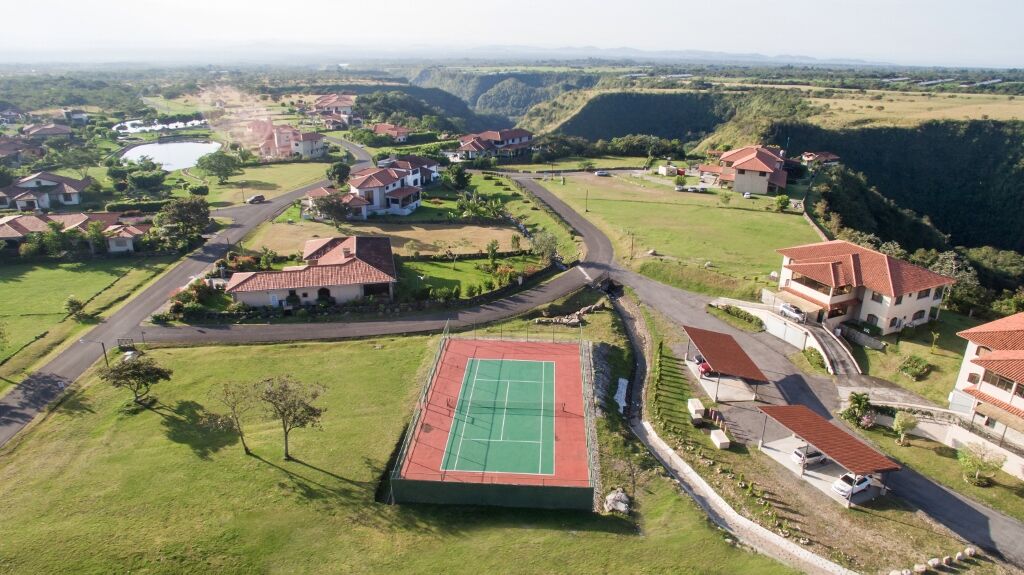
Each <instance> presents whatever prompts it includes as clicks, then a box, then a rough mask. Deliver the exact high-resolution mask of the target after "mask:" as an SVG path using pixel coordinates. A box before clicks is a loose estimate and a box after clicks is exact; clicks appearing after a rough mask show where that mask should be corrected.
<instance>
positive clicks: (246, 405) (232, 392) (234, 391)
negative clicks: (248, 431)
mask: <svg viewBox="0 0 1024 575" xmlns="http://www.w3.org/2000/svg"><path fill="white" fill-rule="evenodd" d="M254 392H255V389H254V388H253V386H251V385H246V384H243V383H235V382H230V381H226V382H224V383H222V384H220V385H218V386H216V387H214V388H213V390H211V392H210V394H211V395H212V397H213V399H214V401H216V402H217V403H220V404H221V405H223V406H224V407H225V408H227V410H228V417H229V418H230V419H231V425H232V428H233V429H234V431H235V432H237V433H238V439H239V441H241V442H242V449H243V450H245V454H246V455H252V451H250V450H249V445H248V444H247V443H246V442H245V432H244V431H242V416H243V415H245V414H246V413H247V412H248V411H249V410H251V409H252V408H253V406H254V405H255V401H254V399H255V393H254Z"/></svg>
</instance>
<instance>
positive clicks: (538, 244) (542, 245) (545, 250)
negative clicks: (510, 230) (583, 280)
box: [530, 230, 558, 262]
mask: <svg viewBox="0 0 1024 575" xmlns="http://www.w3.org/2000/svg"><path fill="white" fill-rule="evenodd" d="M530 251H531V252H533V254H534V255H538V256H540V257H541V260H543V261H545V262H550V261H551V260H552V259H554V257H555V254H556V253H558V238H556V237H555V236H554V234H552V233H550V232H547V231H544V230H541V231H539V232H537V233H536V234H534V235H533V238H532V239H531V240H530Z"/></svg>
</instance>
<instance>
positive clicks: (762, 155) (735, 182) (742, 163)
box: [698, 146, 786, 195]
mask: <svg viewBox="0 0 1024 575" xmlns="http://www.w3.org/2000/svg"><path fill="white" fill-rule="evenodd" d="M784 163H785V160H784V159H783V153H782V151H781V150H779V149H777V148H766V147H764V146H745V147H743V148H739V149H736V150H730V151H728V152H723V153H722V155H721V156H720V157H719V158H718V164H701V165H700V167H699V168H698V169H699V170H700V175H701V176H705V175H715V176H717V177H718V183H719V185H720V186H722V187H724V188H731V189H732V190H734V191H735V192H737V193H740V194H748V193H749V194H761V195H765V194H769V193H777V192H779V191H780V190H784V189H786V171H785V170H784V169H783V164H784Z"/></svg>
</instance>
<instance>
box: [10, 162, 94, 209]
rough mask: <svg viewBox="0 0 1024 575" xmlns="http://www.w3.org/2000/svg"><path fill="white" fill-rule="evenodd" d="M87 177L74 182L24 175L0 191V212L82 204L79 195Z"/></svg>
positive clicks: (51, 176)
mask: <svg viewBox="0 0 1024 575" xmlns="http://www.w3.org/2000/svg"><path fill="white" fill-rule="evenodd" d="M90 183H92V179H91V178H86V179H84V180H77V179H75V178H69V177H66V176H58V175H57V174H53V173H50V172H37V173H35V174H32V175H30V176H25V177H24V178H21V179H20V180H18V181H16V182H14V184H13V185H11V186H8V187H6V188H0V209H4V208H6V209H10V208H15V209H19V210H22V211H35V210H51V209H56V208H58V207H60V206H76V205H78V204H81V203H82V192H83V191H85V188H86V187H87V186H88V185H89V184H90Z"/></svg>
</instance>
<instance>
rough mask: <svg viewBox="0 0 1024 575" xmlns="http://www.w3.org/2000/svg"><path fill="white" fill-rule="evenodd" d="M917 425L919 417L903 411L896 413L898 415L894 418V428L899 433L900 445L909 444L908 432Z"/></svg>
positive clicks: (897, 441)
mask: <svg viewBox="0 0 1024 575" xmlns="http://www.w3.org/2000/svg"><path fill="white" fill-rule="evenodd" d="M915 427H917V418H916V417H914V416H913V415H912V414H911V413H909V412H906V411H901V412H899V413H897V414H896V417H895V418H894V419H893V420H892V430H893V431H895V432H896V433H898V434H899V436H900V437H899V439H897V440H896V443H897V444H899V445H906V444H907V433H909V432H910V431H911V430H913V429H914V428H915Z"/></svg>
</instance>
